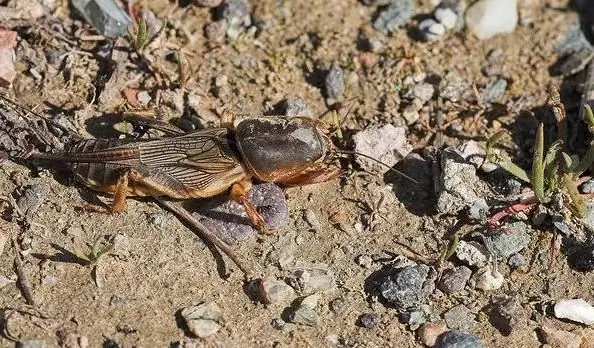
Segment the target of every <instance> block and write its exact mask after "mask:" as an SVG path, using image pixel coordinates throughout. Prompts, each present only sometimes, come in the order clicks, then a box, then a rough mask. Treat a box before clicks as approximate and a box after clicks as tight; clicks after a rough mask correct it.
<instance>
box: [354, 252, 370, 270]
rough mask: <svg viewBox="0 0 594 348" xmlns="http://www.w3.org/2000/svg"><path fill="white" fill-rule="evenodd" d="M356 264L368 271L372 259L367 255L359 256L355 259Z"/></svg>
mask: <svg viewBox="0 0 594 348" xmlns="http://www.w3.org/2000/svg"><path fill="white" fill-rule="evenodd" d="M357 264H358V265H359V266H361V267H363V268H367V269H370V268H371V265H372V264H373V259H372V258H371V256H369V255H359V256H358V257H357Z"/></svg>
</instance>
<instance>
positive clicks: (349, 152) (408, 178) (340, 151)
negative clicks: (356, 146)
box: [336, 149, 420, 185]
mask: <svg viewBox="0 0 594 348" xmlns="http://www.w3.org/2000/svg"><path fill="white" fill-rule="evenodd" d="M336 152H338V153H343V154H348V155H355V156H361V157H365V158H367V159H370V160H372V161H374V162H376V163H378V164H380V165H382V166H384V167H386V168H388V170H390V171H391V172H393V173H396V174H398V175H400V176H402V177H403V178H405V179H407V180H410V181H412V182H414V183H415V184H417V185H419V184H420V183H419V182H418V181H417V180H415V179H413V178H411V177H410V176H408V175H406V174H404V173H403V172H401V171H399V170H398V169H394V168H392V166H390V165H388V164H386V163H384V162H382V161H380V160H378V159H377V158H373V157H372V156H369V155H366V154H364V153H361V152H357V151H351V150H342V149H338V150H336Z"/></svg>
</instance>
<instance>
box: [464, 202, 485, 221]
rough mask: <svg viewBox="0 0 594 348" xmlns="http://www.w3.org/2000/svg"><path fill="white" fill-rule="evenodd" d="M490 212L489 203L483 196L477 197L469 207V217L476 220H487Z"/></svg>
mask: <svg viewBox="0 0 594 348" xmlns="http://www.w3.org/2000/svg"><path fill="white" fill-rule="evenodd" d="M488 213H489V205H488V204H487V201H485V199H484V198H483V197H481V198H479V199H477V200H476V201H474V203H472V205H471V206H470V209H468V218H469V219H471V220H474V221H487V214H488Z"/></svg>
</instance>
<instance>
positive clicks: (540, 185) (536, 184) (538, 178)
mask: <svg viewBox="0 0 594 348" xmlns="http://www.w3.org/2000/svg"><path fill="white" fill-rule="evenodd" d="M543 157H544V126H543V125H542V123H541V124H540V125H539V126H538V130H537V131H536V142H535V144H534V157H533V159H532V176H531V178H530V182H531V183H532V190H533V191H534V195H535V196H536V198H538V200H539V201H540V202H545V200H546V196H545V189H544V164H543Z"/></svg>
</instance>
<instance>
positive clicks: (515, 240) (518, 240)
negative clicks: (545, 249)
mask: <svg viewBox="0 0 594 348" xmlns="http://www.w3.org/2000/svg"><path fill="white" fill-rule="evenodd" d="M504 228H505V230H504V232H503V233H499V234H497V235H496V236H495V237H493V240H492V242H493V251H495V253H496V254H497V255H499V256H501V257H502V258H503V259H505V260H507V258H508V257H510V256H511V255H512V254H515V253H517V252H520V251H522V250H524V248H526V247H527V246H528V244H529V243H530V239H531V238H530V234H529V233H528V232H527V231H528V230H529V229H530V227H529V226H528V225H527V224H526V223H525V222H522V221H517V222H512V223H508V224H506V225H505V226H504Z"/></svg>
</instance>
